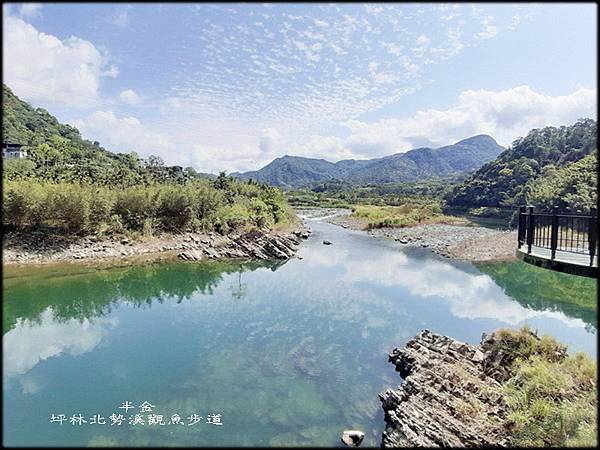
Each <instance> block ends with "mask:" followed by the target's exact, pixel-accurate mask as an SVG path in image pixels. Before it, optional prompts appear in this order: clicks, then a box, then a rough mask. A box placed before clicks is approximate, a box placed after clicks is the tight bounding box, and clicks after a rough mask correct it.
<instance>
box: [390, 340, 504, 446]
mask: <svg viewBox="0 0 600 450" xmlns="http://www.w3.org/2000/svg"><path fill="white" fill-rule="evenodd" d="M484 338H485V340H484V341H483V343H482V345H481V346H475V345H470V344H466V343H464V342H460V341H457V340H455V339H452V338H450V337H447V336H442V335H439V334H435V333H432V332H430V331H428V330H425V331H423V332H421V333H420V334H418V335H417V336H416V337H415V338H413V339H412V340H410V341H409V342H408V343H407V344H406V346H405V347H404V348H402V349H400V348H395V349H394V350H393V351H392V353H391V354H390V355H389V361H390V362H391V363H392V364H394V365H395V366H396V370H397V371H398V372H400V376H401V377H402V378H403V379H404V383H403V384H402V385H401V386H400V387H399V388H398V389H387V390H386V391H385V392H383V393H381V394H379V399H380V400H381V404H382V407H383V410H384V413H385V430H384V431H383V433H382V442H381V444H382V446H383V447H413V446H425V447H438V446H444V447H448V446H449V447H464V446H467V447H471V446H475V447H481V446H486V447H487V446H500V447H502V446H506V445H508V435H507V430H506V429H505V428H504V427H503V425H502V423H503V419H504V417H505V415H506V411H507V407H506V404H505V403H504V397H503V395H502V388H501V384H500V382H501V379H502V378H503V377H504V374H503V373H502V372H501V371H498V370H491V367H493V368H494V369H497V368H498V361H499V360H500V361H501V362H502V363H505V362H506V361H503V356H500V357H499V356H498V355H497V354H496V353H495V352H494V351H492V350H491V349H492V348H495V347H494V346H492V345H491V339H492V340H493V339H494V337H493V335H492V337H490V336H487V337H485V336H484Z"/></svg>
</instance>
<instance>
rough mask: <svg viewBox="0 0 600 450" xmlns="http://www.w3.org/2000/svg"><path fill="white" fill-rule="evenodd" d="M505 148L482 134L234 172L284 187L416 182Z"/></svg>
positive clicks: (462, 169)
mask: <svg viewBox="0 0 600 450" xmlns="http://www.w3.org/2000/svg"><path fill="white" fill-rule="evenodd" d="M504 150H505V149H504V147H502V146H500V145H499V144H498V143H497V142H496V141H495V140H494V138H492V137H491V136H488V135H485V134H480V135H477V136H472V137H470V138H467V139H463V140H461V141H459V142H457V143H455V144H453V145H447V146H444V147H440V148H435V149H432V148H427V147H422V148H416V149H413V150H409V151H407V152H406V153H396V154H393V155H390V156H384V157H382V158H374V159H367V160H354V159H346V160H342V161H338V162H336V163H332V162H330V161H327V160H324V159H315V158H305V157H302V156H290V155H285V156H282V157H280V158H276V159H274V160H273V161H271V162H270V163H269V164H267V165H266V166H264V167H263V168H262V169H259V170H256V171H250V172H243V173H232V174H231V175H233V176H235V177H238V178H241V179H254V180H256V181H259V182H262V183H268V184H271V185H273V186H278V187H283V188H300V187H309V186H310V185H312V184H313V183H319V182H323V181H329V180H340V181H345V182H348V183H351V184H356V185H358V184H385V183H397V182H414V181H423V180H427V179H432V178H438V177H445V176H450V175H456V174H460V173H466V172H471V171H473V170H476V169H478V168H480V167H481V166H483V165H484V164H485V163H487V162H488V161H491V160H493V159H494V158H496V157H497V156H498V155H499V154H500V153H501V152H502V151H504Z"/></svg>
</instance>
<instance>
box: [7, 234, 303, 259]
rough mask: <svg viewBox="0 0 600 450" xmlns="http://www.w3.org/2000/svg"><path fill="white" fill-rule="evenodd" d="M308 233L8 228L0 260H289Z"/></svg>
mask: <svg viewBox="0 0 600 450" xmlns="http://www.w3.org/2000/svg"><path fill="white" fill-rule="evenodd" d="M309 235H310V230H309V229H307V228H306V227H304V226H303V225H300V224H298V225H294V226H293V227H291V228H289V229H285V230H269V229H262V230H256V231H250V232H245V231H237V232H233V233H230V234H228V235H221V234H219V233H215V232H210V233H205V234H201V233H183V234H166V233H164V234H161V235H159V236H152V237H138V238H137V239H133V238H128V237H124V236H120V237H98V236H94V235H92V236H85V237H72V236H65V235H49V234H45V233H35V232H31V233H23V232H10V233H6V234H5V235H4V239H3V242H2V245H3V264H5V265H23V264H52V263H63V262H81V263H87V262H95V261H98V262H105V261H111V260H122V259H136V258H140V257H143V259H144V260H147V259H182V260H187V261H190V260H193V261H200V260H218V259H226V258H250V259H288V258H292V257H294V256H295V254H296V251H297V247H298V245H299V244H300V242H301V240H302V239H306V238H307V237H308V236H309Z"/></svg>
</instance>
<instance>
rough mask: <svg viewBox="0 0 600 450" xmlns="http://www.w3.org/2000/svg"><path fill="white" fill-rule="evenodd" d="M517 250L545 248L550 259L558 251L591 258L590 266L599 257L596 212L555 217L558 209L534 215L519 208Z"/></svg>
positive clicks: (529, 251) (528, 250)
mask: <svg viewBox="0 0 600 450" xmlns="http://www.w3.org/2000/svg"><path fill="white" fill-rule="evenodd" d="M517 239H518V248H519V249H520V248H521V247H522V246H523V245H527V253H531V247H532V246H535V247H541V248H546V249H549V250H550V251H551V259H554V258H555V257H556V252H557V251H563V252H570V253H577V254H582V255H589V256H590V266H592V265H593V263H594V256H595V255H596V254H598V212H597V210H596V209H595V208H592V210H591V213H590V215H582V214H558V207H554V209H553V210H552V212H551V213H540V212H535V213H534V211H533V206H529V207H528V208H526V207H525V206H521V207H520V208H519V230H518V233H517Z"/></svg>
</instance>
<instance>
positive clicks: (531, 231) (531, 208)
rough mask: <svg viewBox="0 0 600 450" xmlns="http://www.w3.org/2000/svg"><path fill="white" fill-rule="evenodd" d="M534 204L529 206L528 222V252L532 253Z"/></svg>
mask: <svg viewBox="0 0 600 450" xmlns="http://www.w3.org/2000/svg"><path fill="white" fill-rule="evenodd" d="M534 217H535V216H534V215H533V206H530V207H529V222H528V224H527V253H531V245H532V244H533V231H534V229H535V228H534V223H533V220H534V219H533V218H534Z"/></svg>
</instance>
